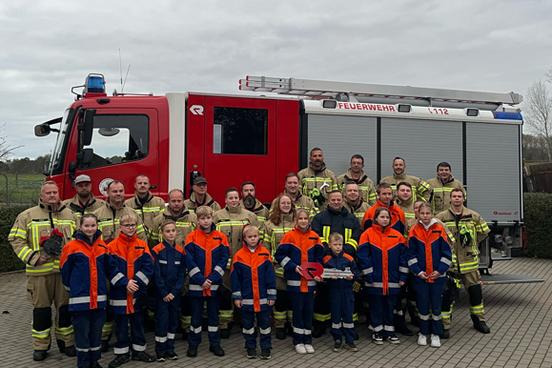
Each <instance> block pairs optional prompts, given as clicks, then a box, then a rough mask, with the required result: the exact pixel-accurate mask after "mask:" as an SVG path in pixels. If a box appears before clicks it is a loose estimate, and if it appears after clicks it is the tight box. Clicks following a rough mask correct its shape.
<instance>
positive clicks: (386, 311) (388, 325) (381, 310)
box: [368, 294, 399, 337]
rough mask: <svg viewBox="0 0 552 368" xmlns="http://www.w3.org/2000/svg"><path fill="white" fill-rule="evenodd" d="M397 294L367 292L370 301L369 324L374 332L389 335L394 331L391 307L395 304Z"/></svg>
mask: <svg viewBox="0 0 552 368" xmlns="http://www.w3.org/2000/svg"><path fill="white" fill-rule="evenodd" d="M398 297H399V296H398V295H375V294H368V301H369V303H370V324H371V325H372V328H373V329H374V332H378V333H380V334H381V335H382V336H384V337H385V336H389V335H390V334H391V333H394V332H395V326H394V325H393V308H394V307H395V305H396V304H397V299H398Z"/></svg>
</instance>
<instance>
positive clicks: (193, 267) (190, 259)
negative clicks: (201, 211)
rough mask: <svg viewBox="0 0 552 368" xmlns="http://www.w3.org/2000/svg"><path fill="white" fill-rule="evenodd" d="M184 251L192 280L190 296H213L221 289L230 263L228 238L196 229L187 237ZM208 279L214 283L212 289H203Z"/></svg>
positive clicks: (213, 232) (216, 232)
mask: <svg viewBox="0 0 552 368" xmlns="http://www.w3.org/2000/svg"><path fill="white" fill-rule="evenodd" d="M213 228H214V226H213ZM184 249H185V252H186V267H187V268H188V272H189V273H188V277H189V278H190V285H189V288H188V290H189V291H188V295H190V296H196V297H198V296H211V295H212V293H214V292H216V291H217V290H218V288H219V287H220V284H221V283H222V276H223V275H224V271H225V269H226V264H227V263H228V257H229V253H230V248H229V246H228V238H227V237H226V235H224V234H223V233H221V232H220V231H218V230H212V231H211V232H210V233H208V234H207V233H205V232H204V231H202V230H201V229H195V230H194V231H192V232H191V233H189V234H188V236H187V237H186V247H185V248H184ZM207 279H209V280H211V282H212V285H211V288H210V289H203V288H202V285H203V283H204V282H205V280H207Z"/></svg>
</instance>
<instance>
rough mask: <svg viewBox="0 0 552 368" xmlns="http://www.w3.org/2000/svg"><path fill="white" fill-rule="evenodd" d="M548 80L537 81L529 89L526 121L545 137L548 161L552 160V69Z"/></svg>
mask: <svg viewBox="0 0 552 368" xmlns="http://www.w3.org/2000/svg"><path fill="white" fill-rule="evenodd" d="M547 77H548V79H547V80H546V81H538V82H535V83H534V84H533V85H532V86H531V87H530V88H529V90H528V91H527V108H526V112H527V114H526V119H525V121H526V123H527V125H529V126H530V127H532V128H533V129H534V130H535V132H536V133H537V134H538V135H539V136H540V137H542V138H543V139H544V141H545V143H546V153H547V157H548V161H552V91H551V90H550V89H549V85H550V84H552V70H550V71H549V72H548V74H547Z"/></svg>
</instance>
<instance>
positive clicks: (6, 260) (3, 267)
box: [0, 207, 25, 272]
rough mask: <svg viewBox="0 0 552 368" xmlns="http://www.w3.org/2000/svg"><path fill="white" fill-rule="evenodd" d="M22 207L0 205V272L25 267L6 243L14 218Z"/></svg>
mask: <svg viewBox="0 0 552 368" xmlns="http://www.w3.org/2000/svg"><path fill="white" fill-rule="evenodd" d="M24 209H25V207H0V272H7V271H15V270H21V269H23V268H24V267H25V264H24V263H23V262H21V261H20V260H19V258H17V256H16V255H15V253H14V252H13V250H12V248H11V246H10V244H9V243H8V235H9V233H10V229H11V227H12V225H13V223H14V221H15V218H16V217H17V215H18V214H19V213H20V212H21V211H23V210H24Z"/></svg>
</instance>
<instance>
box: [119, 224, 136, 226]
mask: <svg viewBox="0 0 552 368" xmlns="http://www.w3.org/2000/svg"><path fill="white" fill-rule="evenodd" d="M121 226H123V227H136V224H121Z"/></svg>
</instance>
